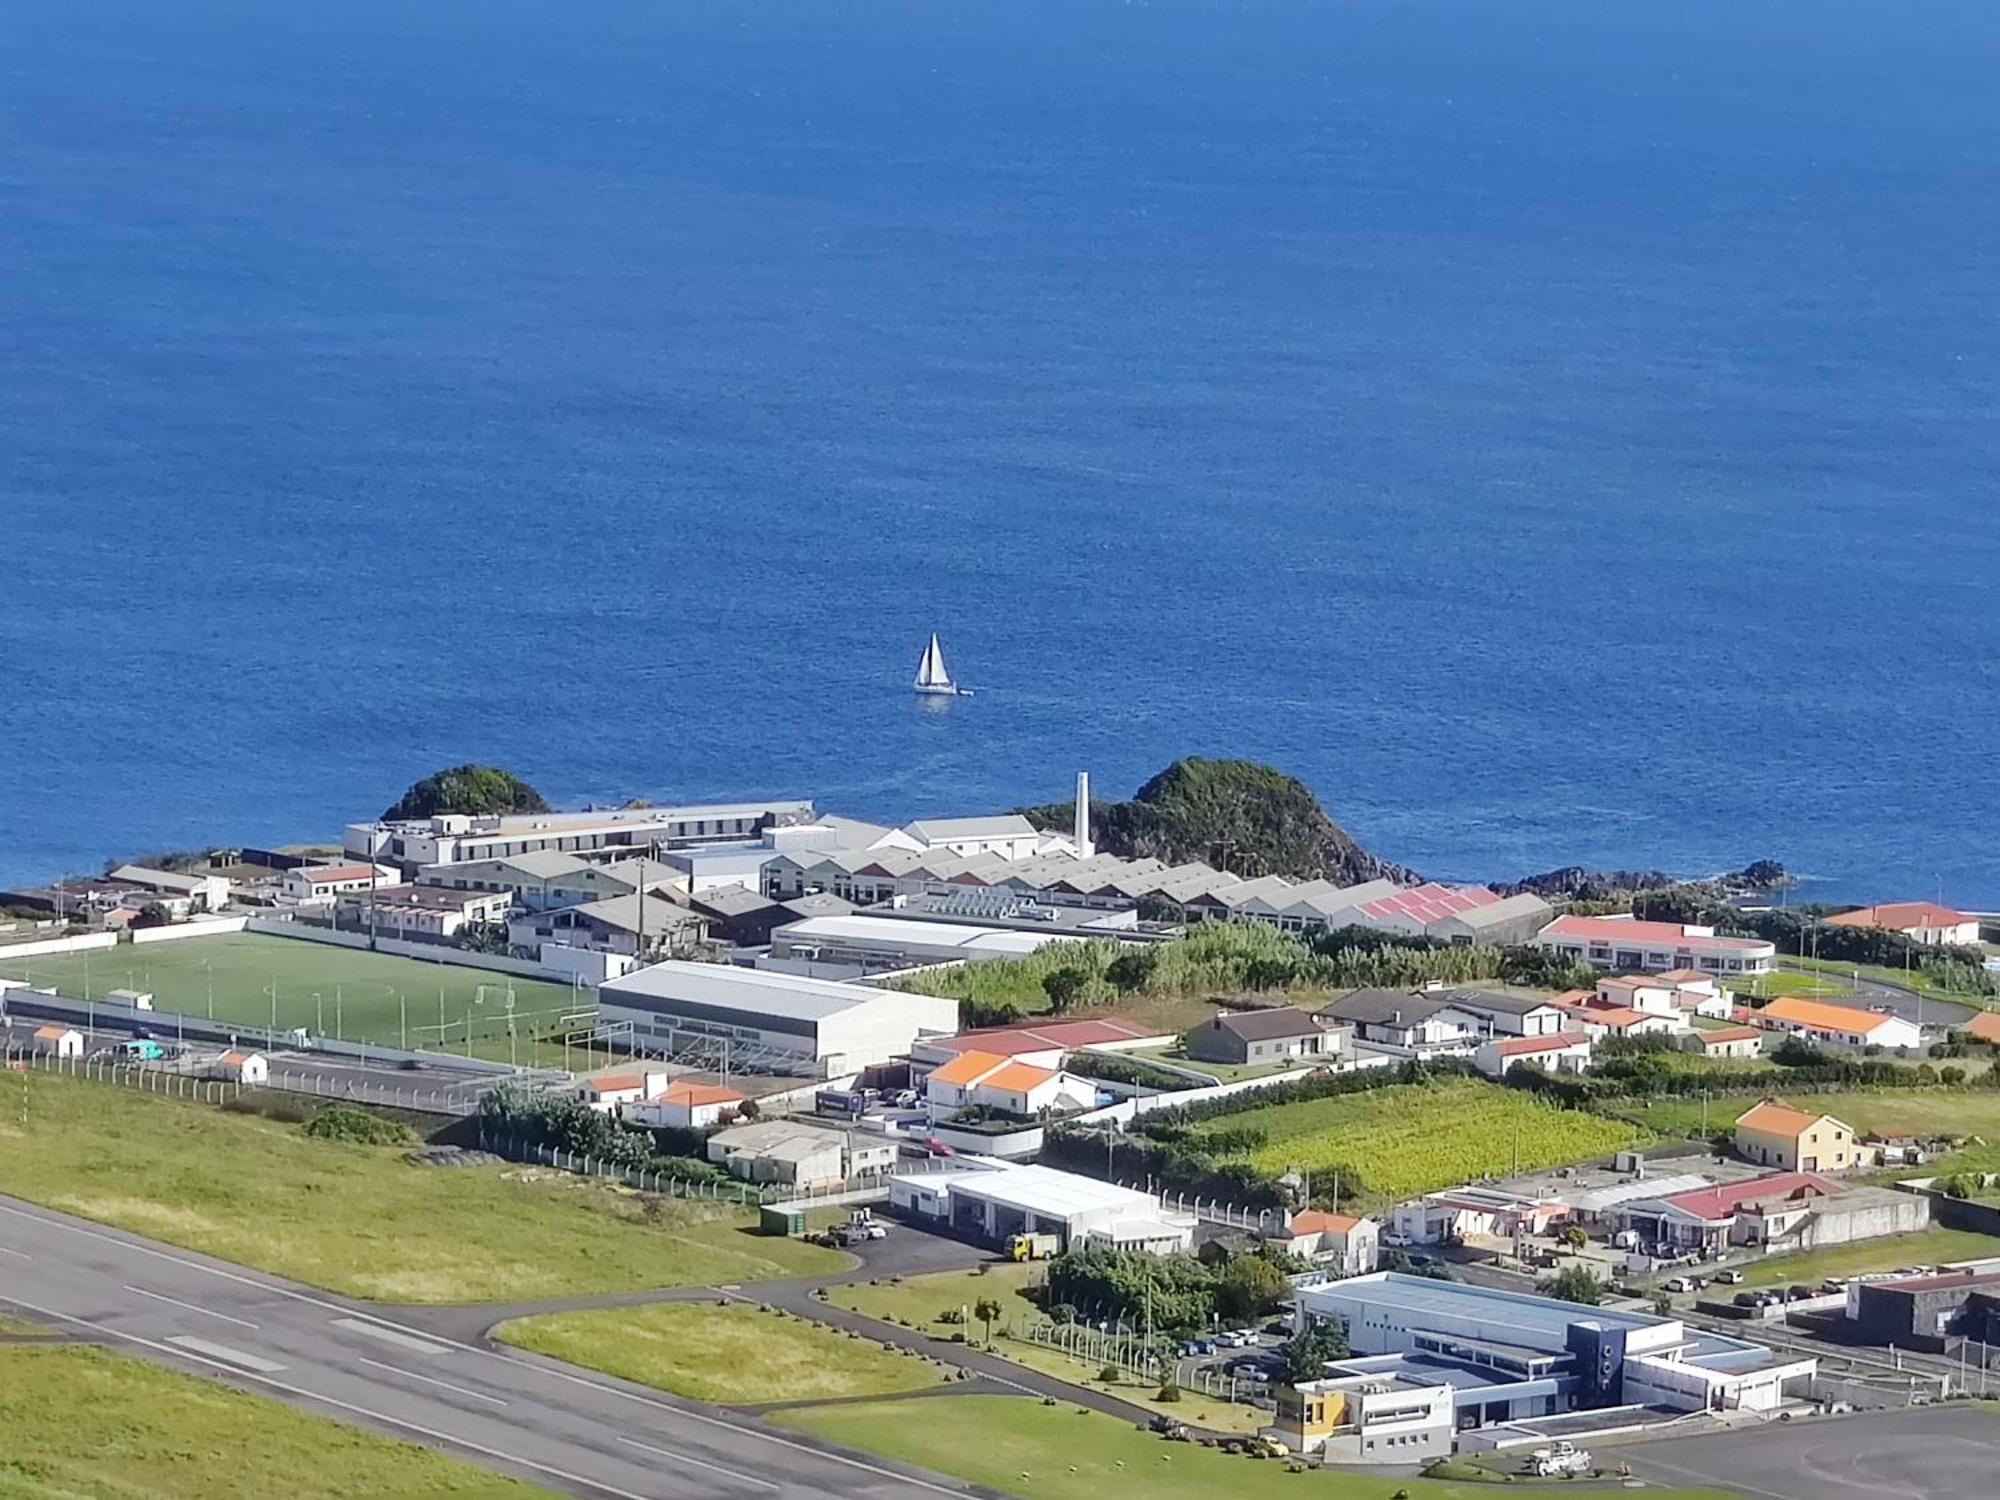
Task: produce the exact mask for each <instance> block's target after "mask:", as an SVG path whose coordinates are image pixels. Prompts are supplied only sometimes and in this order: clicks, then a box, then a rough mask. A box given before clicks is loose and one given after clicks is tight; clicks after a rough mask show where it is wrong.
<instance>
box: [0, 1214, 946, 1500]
mask: <svg viewBox="0 0 2000 1500" xmlns="http://www.w3.org/2000/svg"><path fill="white" fill-rule="evenodd" d="M6 1304H12V1305H13V1306H14V1307H16V1308H18V1309H20V1310H21V1311H22V1312H24V1313H25V1314H27V1315H28V1316H31V1317H35V1318H39V1319H42V1320H45V1321H47V1322H50V1323H53V1324H56V1325H57V1326H60V1327H66V1328H68V1329H69V1330H70V1331H72V1332H76V1333H79V1334H87V1335H90V1336H93V1337H95V1338H98V1339H100V1340H102V1341H103V1342H105V1343H106V1344H108V1345H110V1346H112V1347H115V1348H120V1349H123V1350H126V1351H127V1352H130V1353H133V1354H137V1355H140V1356H141V1357H144V1358H148V1359H151V1360H154V1361H156V1362H159V1363H162V1364H167V1365H171V1366H175V1367H178V1368H181V1369H185V1370H192V1371H197V1372H200V1373H203V1374H208V1375H213V1376H218V1377H220V1378H222V1379H224V1380H226V1381H227V1382H228V1383H230V1384H232V1385H236V1386H240V1387H242V1388H244V1389H246V1390H250V1391H254V1392H257V1393H259V1394H262V1395H267V1396H274V1397H276V1398H278V1399H280V1400H285V1401H289V1402H291V1403H293V1404H295V1405H299V1406H303V1407H307V1408H309V1409H313V1410H317V1411H320V1412H322V1413H324V1414H326V1415H329V1416H334V1417H339V1418H343V1419H345V1420H348V1421H352V1422H359V1423H361V1424H363V1425H365V1426H369V1427H373V1428H376V1429H378V1430H380V1431H383V1432H386V1433H390V1434H392V1435H394V1436H398V1437H402V1438H407V1439H412V1440H415V1441H417V1442H422V1443H426V1444H428V1445H430V1446H432V1447H436V1448H440V1449H443V1450H446V1451H450V1452H455V1453H457V1454H459V1455H460V1456H462V1457H465V1458H468V1459H470V1460H472V1461H473V1462H476V1463H480V1464H483V1465H485V1466H486V1467H488V1468H493V1469H499V1470H503V1471H506V1472H509V1473H513V1474H516V1475H518V1476H520V1477H522V1478H524V1479H529V1480H532V1481H534V1482H536V1483H539V1484H542V1485H545V1486H547V1487H549V1488H551V1489H555V1490H560V1491H563V1492H566V1493H569V1494H572V1495H576V1496H580V1497H585V1500H606V1497H611V1500H709V1497H726V1500H746V1497H748V1500H773V1497H775V1500H807V1497H821V1496H827V1495H840V1496H844V1497H853V1500H933V1497H936V1496H940V1495H944V1496H954V1497H956V1496H962V1495H964V1494H966V1493H968V1492H969V1491H968V1490H967V1488H966V1487H965V1486H963V1485H959V1484H956V1483H954V1482H952V1481H948V1480H937V1479H931V1478H924V1477H921V1476H918V1475H914V1474H910V1473H906V1472H902V1471H899V1470H897V1469H895V1468H892V1467H890V1466H887V1465H884V1464H879V1463H874V1462H871V1461H868V1460H865V1459H862V1458H858V1457H853V1456H849V1455H844V1454H839V1453H835V1452H833V1451H831V1450H829V1449H827V1448H825V1447H824V1446H822V1445H818V1444H815V1443H812V1442H809V1441H805V1440H801V1439H796V1438H793V1437H790V1436H788V1435H784V1434H780V1433H776V1432H773V1431H769V1430H766V1429H764V1428H761V1427H759V1426H758V1425H756V1424H755V1423H752V1422H749V1421H745V1420H741V1419H737V1418H733V1417H730V1416H727V1415H724V1414H720V1413H717V1412H715V1411H713V1410H711V1409H707V1408H700V1407H696V1406H693V1405H691V1404H689V1403H685V1402H679V1401H675V1400H673V1399H671V1398H667V1397H661V1396H659V1395H657V1394H653V1393H649V1392H645V1391H643V1390H642V1389H641V1388H639V1387H636V1386H629V1385H626V1384H624V1383H623V1382H620V1381H615V1380H610V1379H607V1378H604V1377H599V1376H594V1375H586V1374H583V1373H580V1372H576V1371H573V1370H570V1369H568V1368H567V1367H563V1366H557V1365H554V1364H552V1363H548V1362H543V1361H537V1360H533V1359H529V1358H524V1357H515V1356H513V1355H511V1354H507V1353H503V1352H500V1351H497V1350H493V1349H487V1348H482V1347H480V1346H478V1345H477V1344H474V1343H468V1342H461V1341H458V1340H455V1339H451V1338H448V1337H445V1336H443V1335H440V1334H437V1333H434V1332H430V1331H427V1330H425V1329H423V1328H420V1327H417V1326H415V1325H413V1324H410V1323H408V1322H405V1321H403V1320H401V1319H397V1318H387V1317H383V1316H381V1315H380V1314H379V1313H378V1312H374V1311H370V1310H369V1309H367V1308H366V1307H364V1306H363V1305H361V1304H358V1303H352V1302H348V1301H345V1300H343V1299H341V1298H338V1297H333V1296H330V1295H328V1294H326V1293H323V1292H317V1291H314V1290H312V1289H310V1288H307V1287H303V1286H298V1285H296V1284H293V1283H290V1282H286V1281H283V1280H280V1279H279V1278H277V1277H273V1276H266V1275H264V1274H262V1273H260V1272H255V1271H247V1270H243V1269H241V1268H240V1267H236V1266H231V1265H227V1264H225V1263H224V1262H221V1261H215V1260H210V1259H208V1258H206V1257H204V1256H199V1255H195V1254H193V1253H191V1252H189V1251H185V1250H179V1249H174V1248H171V1247H168V1246H164V1245H158V1244H155V1243H152V1242H150V1241H147V1240H143V1239H140V1238H139V1237H137V1236H135V1235H129V1234H125V1233H122V1232H121V1231H118V1230H112V1229H106V1228H103V1227H101V1226H98V1225H95V1224H90V1223H86V1222H85V1221H83V1220H80V1219H73V1218H70V1217H68V1216H67V1215H64V1214H58V1213H54V1212H51V1211H50V1210H47V1209H43V1208H38V1207H35V1206H33V1205H31V1204H26V1203H21V1202H18V1201H17V1200H14V1199H11V1198H4V1197H0V1305H6Z"/></svg>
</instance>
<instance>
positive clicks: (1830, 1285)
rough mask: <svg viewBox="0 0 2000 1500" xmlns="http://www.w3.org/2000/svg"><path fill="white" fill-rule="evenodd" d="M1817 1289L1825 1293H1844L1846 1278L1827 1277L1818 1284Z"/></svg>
mask: <svg viewBox="0 0 2000 1500" xmlns="http://www.w3.org/2000/svg"><path fill="white" fill-rule="evenodd" d="M1819 1289H1820V1290H1821V1291H1822V1292H1827V1293H1832V1292H1844V1291H1846V1290H1847V1278H1846V1277H1845V1276H1829V1277H1827V1278H1826V1280H1824V1281H1822V1282H1821V1283H1820V1284H1819Z"/></svg>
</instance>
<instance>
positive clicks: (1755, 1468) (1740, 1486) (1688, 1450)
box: [1600, 1406, 2000, 1500]
mask: <svg viewBox="0 0 2000 1500" xmlns="http://www.w3.org/2000/svg"><path fill="white" fill-rule="evenodd" d="M1996 1444H2000V1415H1996V1414H1995V1413H1994V1412H1991V1411H1988V1410H1986V1409H1984V1408H1980V1407H1970V1406H1924V1407H1915V1408H1913V1409H1911V1410H1908V1411H1900V1412H1885V1413H1877V1414H1873V1415H1869V1416H1859V1417H1833V1418H1823V1419H1817V1420H1801V1421H1793V1422H1784V1423H1772V1424H1769V1425H1764V1426H1758V1427H1751V1428H1745V1429H1743V1430H1741V1431H1738V1432H1728V1433H1717V1434H1712V1435H1708V1436H1703V1437H1689V1438H1671V1439H1668V1440H1666V1441H1664V1442H1654V1443H1644V1444H1636V1445H1633V1446H1630V1447H1624V1446H1620V1447H1616V1448H1609V1447H1608V1448H1606V1449H1605V1450H1604V1452H1603V1453H1602V1454H1600V1457H1610V1456H1612V1455H1614V1454H1615V1455H1616V1456H1617V1457H1619V1458H1623V1459H1626V1460H1627V1461H1629V1462H1630V1463H1631V1465H1632V1469H1633V1472H1634V1473H1636V1474H1638V1475H1640V1476H1641V1477H1642V1478H1645V1479H1650V1480H1653V1481H1654V1482H1656V1483H1659V1484H1669V1485H1714V1486H1717V1487H1719V1488H1723V1489H1731V1490H1736V1491H1738V1492H1740V1493H1742V1494H1745V1495H1750V1496H1759V1497H1763V1500H1884V1497H1888V1496H1895V1497H1898V1500H1964V1497H1967V1496H1972V1495H1990V1494H1992V1493H1994V1478H1993V1458H1994V1453H1995V1445H1996Z"/></svg>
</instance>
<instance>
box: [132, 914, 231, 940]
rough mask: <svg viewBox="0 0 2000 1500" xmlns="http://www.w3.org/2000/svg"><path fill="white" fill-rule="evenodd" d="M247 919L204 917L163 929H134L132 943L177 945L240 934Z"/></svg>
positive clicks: (175, 923)
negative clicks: (198, 939)
mask: <svg viewBox="0 0 2000 1500" xmlns="http://www.w3.org/2000/svg"><path fill="white" fill-rule="evenodd" d="M250 922H251V918H249V917H204V918H202V919H200V920H199V921H194V922H172V923H169V924H168V925H167V926H165V927H134V928H133V929H132V941H133V942H134V943H140V944H144V943H179V942H185V941H186V940H187V939H189V938H205V937H221V936H223V935H224V934H225V933H231V932H241V931H243V929H244V928H246V927H248V926H249V925H250Z"/></svg>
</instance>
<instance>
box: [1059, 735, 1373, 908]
mask: <svg viewBox="0 0 2000 1500" xmlns="http://www.w3.org/2000/svg"><path fill="white" fill-rule="evenodd" d="M1073 811H1074V808H1073V805H1072V804H1071V803H1068V802H1060V803H1052V804H1049V805H1047V806H1044V807H1030V808H1024V809H1023V812H1024V813H1025V815H1026V816H1027V818H1028V819H1029V821H1031V822H1033V823H1035V824H1036V825H1037V826H1039V827H1042V828H1057V829H1066V828H1068V827H1069V826H1070V820H1071V817H1072V814H1073ZM1090 816H1091V827H1092V831H1093V833H1094V835H1095V838H1096V841H1097V846H1098V848H1100V849H1102V850H1104V851H1105V852H1106V853H1108V854H1119V855H1124V856H1126V857H1127V858H1131V859H1144V858H1153V859H1161V860H1165V861H1166V862H1167V863H1168V864H1185V863H1187V862H1189V861H1191V860H1204V861H1206V862H1208V863H1210V864H1213V865H1216V866H1217V867H1218V868H1222V867H1226V868H1228V869H1231V870H1236V871H1241V872H1245V873H1247V874H1250V875H1290V876H1294V877H1297V878H1300V879H1317V878H1321V877H1324V878H1325V879H1328V880H1340V881H1343V882H1346V883H1349V884H1352V883H1357V882H1360V881H1363V880H1374V879H1377V878H1380V877H1387V878H1389V879H1403V878H1407V877H1408V875H1409V872H1408V871H1407V870H1404V869H1402V868H1400V867H1399V866H1396V865H1392V864H1389V863H1388V862H1387V861H1385V860H1381V859H1377V858H1376V857H1375V856H1374V855H1372V854H1370V853H1369V852H1368V851H1367V850H1366V849H1363V848H1362V847H1361V846H1360V845H1359V844H1357V843H1356V842H1355V841H1354V838H1353V837H1352V835H1350V834H1349V833H1348V832H1347V830H1346V829H1344V828H1342V827H1341V826H1340V825H1339V824H1338V823H1336V822H1334V821H1333V819H1332V818H1330V817H1328V816H1327V814H1326V810H1325V809H1324V808H1323V807H1321V806H1320V805H1319V799H1318V798H1317V797H1315V796H1314V795H1313V794H1312V792H1311V791H1310V790H1309V789H1308V788H1307V786H1306V785H1305V783H1304V782H1302V781H1300V780H1298V779H1297V778H1296V777H1293V776H1287V775H1286V774H1285V773H1284V772H1282V771H1279V770H1275V769H1273V768H1272V767H1270V766H1262V765H1258V764H1257V763H1256V762H1254V761H1248V760H1202V759H1199V758H1197V757H1189V758H1188V759H1185V760H1177V761H1175V762H1174V763H1173V764H1172V765H1170V766H1168V767H1167V768H1166V770H1164V771H1162V772H1160V773H1159V775H1157V776H1155V777H1154V778H1153V779H1152V780H1151V781H1148V782H1147V783H1146V784H1145V785H1144V786H1142V787H1140V788H1139V790H1138V792H1137V794H1136V795H1135V796H1134V797H1133V798H1132V800H1131V801H1129V802H1094V803H1092V804H1091V814H1090Z"/></svg>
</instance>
